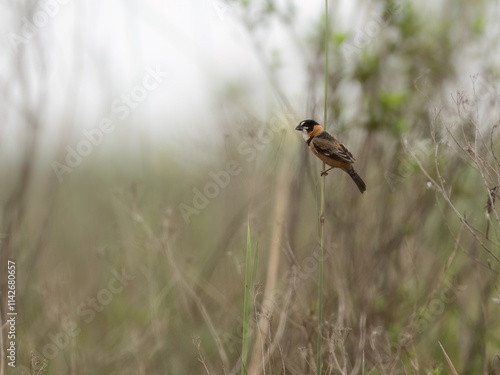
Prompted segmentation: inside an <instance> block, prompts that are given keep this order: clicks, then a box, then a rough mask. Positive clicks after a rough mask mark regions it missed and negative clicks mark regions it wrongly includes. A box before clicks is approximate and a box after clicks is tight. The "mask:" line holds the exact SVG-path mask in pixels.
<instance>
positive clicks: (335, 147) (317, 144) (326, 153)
mask: <svg viewBox="0 0 500 375" xmlns="http://www.w3.org/2000/svg"><path fill="white" fill-rule="evenodd" d="M295 130H299V131H301V132H302V136H303V137H304V139H305V141H306V143H307V145H308V146H309V148H310V149H311V151H312V152H313V154H314V155H316V156H317V157H318V158H320V159H321V160H322V161H324V162H325V163H326V164H328V165H329V166H330V168H328V169H327V170H324V171H322V172H321V176H326V175H328V171H329V170H331V169H333V168H340V169H342V170H343V171H344V172H346V173H347V174H348V175H349V176H351V178H352V180H353V181H354V183H355V184H356V186H357V187H358V189H359V191H360V192H361V194H363V193H364V192H365V191H366V184H365V182H364V181H363V180H362V178H361V177H359V175H358V174H357V173H356V171H355V170H354V168H353V166H352V165H353V164H354V162H355V161H356V159H355V158H354V156H352V154H351V153H350V152H349V150H348V149H347V148H346V147H345V146H344V145H343V144H342V143H340V141H339V140H338V139H337V138H336V137H335V136H333V135H330V134H329V133H327V132H326V131H325V129H323V127H322V126H321V125H320V124H318V123H317V122H316V121H314V120H304V121H301V122H300V124H299V125H297V127H296V128H295Z"/></svg>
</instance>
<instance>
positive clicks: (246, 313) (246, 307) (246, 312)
mask: <svg viewBox="0 0 500 375" xmlns="http://www.w3.org/2000/svg"><path fill="white" fill-rule="evenodd" d="M247 225H248V228H247V251H246V259H245V297H244V299H243V342H242V347H241V375H244V374H246V373H247V355H248V321H249V319H250V283H251V277H252V276H251V275H252V272H251V263H252V255H251V254H252V244H251V242H250V220H248V224H247Z"/></svg>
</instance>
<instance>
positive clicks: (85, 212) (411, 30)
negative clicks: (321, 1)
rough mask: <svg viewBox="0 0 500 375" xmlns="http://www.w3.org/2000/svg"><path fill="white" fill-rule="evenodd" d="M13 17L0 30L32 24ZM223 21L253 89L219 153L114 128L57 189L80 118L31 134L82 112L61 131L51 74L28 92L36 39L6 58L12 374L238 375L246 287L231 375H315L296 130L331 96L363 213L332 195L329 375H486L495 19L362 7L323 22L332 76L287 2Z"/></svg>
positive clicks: (489, 8)
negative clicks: (363, 188)
mask: <svg viewBox="0 0 500 375" xmlns="http://www.w3.org/2000/svg"><path fill="white" fill-rule="evenodd" d="M25 5H26V7H25V8H23V7H22V6H19V7H18V8H16V9H15V10H11V11H13V12H14V11H15V12H16V14H17V17H19V19H22V17H23V14H27V15H28V16H29V12H30V11H31V12H32V11H33V9H35V8H32V7H31V5H30V3H26V4H25ZM213 5H214V7H215V8H214V9H215V10H214V11H215V12H218V14H220V15H221V17H225V19H226V20H227V19H230V20H231V22H233V23H235V24H238V25H240V26H241V27H242V30H244V33H245V35H246V36H247V37H248V40H249V41H250V43H249V46H250V47H249V48H250V49H252V53H253V55H254V56H255V58H256V59H257V61H258V63H259V64H260V66H261V69H262V74H263V75H264V76H265V78H266V81H265V84H264V85H260V86H258V87H257V89H256V88H255V87H253V86H252V85H251V83H250V82H249V80H248V79H247V78H246V77H241V80H238V79H235V78H234V77H224V76H223V77H220V76H219V77H218V78H217V83H216V84H214V86H213V96H212V97H211V99H210V100H211V101H212V102H213V103H212V104H211V105H212V106H213V112H212V113H211V116H212V117H211V119H210V121H211V122H210V128H211V133H212V134H213V137H212V138H208V137H207V138H204V137H203V133H202V135H200V136H198V137H197V136H186V137H182V136H181V135H182V134H183V132H184V131H185V130H184V128H185V127H186V128H187V127H190V128H193V127H196V126H197V125H196V124H190V123H183V122H182V121H181V119H175V118H174V119H172V118H169V117H167V116H165V118H163V119H162V120H163V121H165V122H171V121H173V122H175V123H176V124H175V126H174V127H173V129H174V130H173V131H172V133H173V135H172V142H171V143H168V144H163V145H158V143H148V142H146V141H144V139H143V138H141V137H135V136H134V134H136V133H135V131H130V130H127V129H128V128H130V127H134V126H136V128H137V127H139V129H140V123H141V120H140V119H137V118H135V117H133V118H129V119H126V120H125V121H124V122H123V124H122V125H123V128H124V130H122V132H121V133H118V132H117V133H113V135H110V136H108V137H113V138H114V139H115V140H114V141H113V140H112V141H109V142H108V141H106V142H107V143H106V142H104V143H103V144H102V145H101V146H99V147H97V146H96V147H95V149H94V151H93V152H92V153H91V154H90V156H88V157H86V158H85V159H84V160H83V161H82V162H81V164H79V165H78V167H77V168H74V170H73V171H72V172H71V173H68V174H66V175H65V176H64V179H63V181H59V179H58V178H57V176H56V174H55V173H54V171H53V166H52V164H51V163H52V162H53V160H56V159H57V160H64V157H65V155H66V152H67V149H65V146H66V145H67V144H72V145H74V144H76V142H77V141H78V139H79V138H75V135H74V134H75V132H74V131H73V130H68V129H70V125H69V124H71V123H72V121H71V120H69V121H68V122H67V123H66V125H65V129H66V131H65V132H61V133H58V137H57V139H58V142H55V143H56V145H55V146H54V145H52V146H51V147H50V148H47V147H45V143H44V142H45V140H44V138H43V134H44V133H43V131H44V129H45V128H46V127H47V125H48V123H50V122H51V121H54V119H56V120H57V121H58V122H62V123H64V122H65V121H66V119H72V118H73V117H72V116H74V115H75V114H76V113H77V112H76V109H74V108H76V107H77V103H78V98H77V97H71V96H69V97H68V105H67V111H66V112H65V113H55V114H52V115H51V116H54V119H51V118H50V116H47V115H46V113H45V112H44V108H45V106H46V104H47V101H49V102H50V100H51V96H50V95H46V93H45V91H44V90H43V87H44V86H43V85H44V82H46V81H45V80H44V77H45V76H46V75H45V73H47V71H50V69H51V68H50V67H49V66H44V65H43V64H40V65H39V66H38V65H37V68H36V74H34V75H29V74H28V72H31V69H32V68H30V64H31V63H32V62H33V61H48V60H47V59H49V58H50V56H47V55H46V54H45V52H44V49H43V48H42V47H43V41H44V40H45V39H40V40H38V41H37V40H34V41H32V42H31V43H32V45H31V46H30V47H31V49H28V48H27V47H26V48H25V49H21V50H18V51H13V50H12V49H11V48H10V46H8V47H6V48H8V51H10V52H9V54H8V56H9V57H8V59H7V60H6V61H7V62H8V63H10V64H11V65H9V66H10V67H11V68H12V72H11V74H10V78H9V80H8V81H7V80H6V81H5V82H6V84H5V88H6V89H7V88H10V89H12V90H14V91H12V92H15V90H18V92H19V93H20V94H19V95H18V94H12V95H6V94H5V95H4V96H5V98H6V103H7V104H10V105H11V106H10V108H7V106H5V108H4V109H3V110H2V111H3V112H4V113H7V112H9V113H10V116H13V115H12V114H14V117H15V118H16V119H18V120H17V124H18V130H19V133H20V134H22V136H21V137H18V138H16V139H19V143H18V144H16V150H17V156H16V157H4V158H3V160H2V161H1V162H0V174H1V176H2V182H3V184H2V185H3V186H2V188H1V193H0V194H1V195H0V197H1V202H2V212H1V218H0V223H1V229H0V235H1V237H0V249H1V250H0V251H1V253H0V256H1V264H2V267H4V265H5V264H6V262H7V260H8V259H11V260H15V261H16V264H17V275H18V278H17V293H18V297H17V308H18V310H19V312H20V316H19V320H18V323H17V330H18V331H17V334H18V337H17V345H18V352H17V358H18V368H17V370H16V371H18V373H23V372H22V371H26V373H29V371H35V370H38V371H39V372H46V373H48V374H52V373H54V374H55V373H71V374H79V373H82V374H87V373H93V374H129V373H130V374H154V373H167V374H200V373H209V374H235V373H239V372H240V371H241V354H242V353H241V350H242V339H243V338H242V332H243V322H244V317H245V315H244V314H243V297H244V294H245V273H246V271H247V272H248V270H249V269H251V271H252V272H253V273H255V275H253V278H251V279H253V280H254V282H253V283H252V285H250V286H249V290H250V294H249V296H250V298H251V302H250V305H251V314H250V322H249V337H248V345H249V353H248V363H249V365H248V368H247V369H244V371H248V373H262V372H265V373H266V374H309V373H315V371H316V369H315V366H316V364H315V357H316V353H315V338H316V335H317V334H318V332H317V326H318V325H317V320H316V319H317V312H318V311H317V302H318V293H317V287H318V286H317V271H318V259H319V258H318V230H319V224H318V213H319V186H320V185H319V184H320V177H319V172H320V168H321V166H320V162H319V161H318V160H316V159H314V158H313V156H312V155H311V154H310V153H309V151H308V150H307V148H306V147H305V145H304V142H303V140H302V138H301V136H300V134H299V133H298V132H295V131H294V127H295V126H296V124H297V123H298V122H299V121H300V120H302V119H305V118H316V119H317V120H318V121H319V119H321V118H322V111H323V100H322V92H323V85H324V80H325V79H326V80H327V83H328V90H329V100H328V108H327V109H328V119H329V120H328V124H326V126H327V128H328V130H329V131H330V132H332V133H335V134H336V135H337V136H338V137H339V138H340V139H341V140H342V141H343V143H344V144H345V145H347V147H348V148H349V149H350V151H351V152H352V153H353V154H354V155H355V157H356V159H357V163H356V170H357V171H358V173H359V174H360V175H361V176H362V177H363V179H364V180H365V181H366V184H367V187H368V191H367V192H366V194H364V195H360V194H359V192H358V190H357V189H356V188H355V186H354V184H353V183H352V181H350V179H349V177H348V176H347V175H345V174H343V173H341V172H340V171H333V172H331V173H330V174H329V175H328V176H327V178H326V209H325V215H326V222H325V271H324V272H325V278H324V288H323V293H324V295H323V297H324V309H323V318H324V319H325V324H324V325H323V332H321V333H320V334H321V335H322V337H323V353H322V361H323V365H322V368H323V373H325V374H330V373H331V374H337V373H342V374H357V373H365V374H369V373H370V374H407V373H415V374H441V373H443V374H444V373H450V371H451V370H450V366H449V364H448V362H447V359H446V356H448V357H449V359H450V361H451V363H452V364H453V366H454V367H455V368H456V370H457V372H458V373H461V374H495V373H499V372H500V357H499V355H500V340H499V335H498V332H499V329H500V321H499V308H500V307H499V306H498V305H499V299H500V292H499V290H498V274H499V271H500V260H499V258H500V251H499V242H500V238H499V234H500V231H499V230H500V228H499V220H498V214H497V211H496V207H495V198H496V197H497V195H496V194H497V190H495V189H494V187H495V186H497V185H499V180H498V177H499V171H500V163H499V160H498V159H497V155H498V152H500V150H499V149H498V148H499V147H498V141H499V139H498V132H497V129H496V127H497V124H498V120H499V113H498V108H499V107H498V99H499V96H498V90H497V84H498V77H499V67H498V59H497V57H498V46H497V44H498V27H497V24H496V23H495V22H496V19H495V15H498V11H499V9H498V5H497V4H496V3H495V2H493V1H481V2H468V1H460V2H456V1H441V2H440V3H439V4H438V5H434V6H432V7H431V6H422V5H421V4H420V3H417V2H406V1H375V0H374V1H370V2H364V3H363V4H357V3H356V7H357V8H356V12H354V14H355V15H356V19H347V20H345V19H344V20H343V19H342V14H343V13H342V11H341V6H340V3H338V2H334V1H332V2H331V3H330V11H331V13H330V20H331V23H330V29H331V33H330V35H329V41H328V42H329V43H328V44H329V48H330V60H329V65H330V66H329V67H328V72H329V73H328V76H327V77H324V74H323V71H324V65H323V64H324V52H325V51H324V45H325V43H324V42H325V40H324V33H323V31H324V26H325V24H324V14H321V13H318V14H317V16H316V17H315V22H313V23H310V24H308V25H307V26H306V28H305V31H300V30H298V28H297V27H296V25H297V24H298V23H299V22H300V19H301V14H300V12H298V11H297V7H296V4H294V3H293V2H278V1H271V0H269V1H264V2H250V1H234V2H228V3H222V2H221V3H219V2H215V3H214V4H213ZM221 22H222V21H221ZM343 23H344V24H346V23H347V24H349V26H350V27H349V28H345V27H341V25H342V24H343ZM19 25H20V26H19V27H22V23H21V22H20V23H19ZM276 30H279V32H280V34H279V38H278V39H277V40H280V41H282V43H276V42H275V40H276V39H275V38H276V37H275V35H276V34H275V33H276V32H277V31H276ZM273 38H274V39H273ZM37 59H38V60H37ZM297 64H298V65H299V67H300V69H301V71H303V72H304V75H303V77H302V78H301V80H300V81H299V80H298V79H297V82H296V83H295V85H296V87H299V88H298V89H296V90H291V89H290V84H289V82H290V81H293V80H294V78H293V77H291V76H290V74H287V69H290V65H294V66H297ZM7 82H9V83H7ZM294 82H295V81H294ZM33 87H35V88H33ZM70 87H71V84H69V86H68V88H70ZM32 90H34V91H32ZM254 90H257V92H258V93H260V92H262V98H263V99H262V100H261V102H259V103H257V104H256V102H255V100H250V99H249V98H250V97H252V95H253V93H254V92H255V91H254ZM33 92H34V93H35V94H34V95H35V96H34V98H35V99H34V100H32V99H30V100H20V99H19V96H20V97H21V98H22V97H23V93H24V94H26V95H27V93H31V94H30V95H32V93H33ZM26 95H25V96H24V98H26V97H27V96H26ZM152 95H153V94H152ZM30 97H31V96H30ZM252 98H253V97H252ZM37 99H38V100H37ZM73 109H74V110H75V112H72V111H73ZM191 111H193V112H196V108H191ZM205 121H209V120H208V118H207V117H203V118H199V122H205ZM3 134H4V135H5V134H6V132H4V133H3ZM10 142H11V141H10V139H9V138H8V137H6V136H4V137H3V138H2V139H1V145H3V146H4V149H8V148H9V147H8V143H10ZM137 145H140V146H139V149H140V151H139V152H136V147H137ZM134 150H135V151H134ZM485 214H486V215H485ZM248 223H249V226H250V230H251V244H252V245H253V246H252V248H251V252H252V257H251V258H247V260H245V259H246V256H247V255H246V250H247V224H248ZM257 246H258V249H259V250H258V257H254V255H255V251H256V248H257ZM248 259H252V262H253V263H252V264H251V265H249V264H248ZM248 267H251V268H248ZM3 269H5V268H3ZM3 274H4V273H3V271H2V275H3ZM6 281H7V279H6V277H2V279H1V280H0V283H1V291H2V296H5V294H6ZM5 303H6V302H5V298H3V297H2V309H3V310H2V317H1V319H2V324H4V322H5V319H6V318H5V316H6V315H5V313H6V311H5V307H6V305H5ZM3 327H5V326H3ZM3 333H4V334H3V347H4V348H5V345H6V334H5V333H6V331H5V328H4V330H3ZM439 343H441V344H442V346H443V348H444V349H445V352H444V351H443V350H442V349H441V347H440V345H439ZM3 360H4V362H2V368H1V370H0V372H1V373H2V374H3V373H5V372H6V373H9V372H8V371H10V370H11V369H10V368H8V367H7V366H6V363H5V358H4V357H3ZM45 366H46V368H45V370H43V369H42V368H44V367H45ZM262 367H263V368H262ZM30 368H31V370H29V369H30Z"/></svg>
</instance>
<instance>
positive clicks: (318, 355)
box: [316, 0, 330, 375]
mask: <svg viewBox="0 0 500 375" xmlns="http://www.w3.org/2000/svg"><path fill="white" fill-rule="evenodd" d="M329 30H330V28H329V20H328V0H325V108H324V118H323V126H324V128H325V129H326V124H327V108H328V39H329ZM323 170H326V165H325V163H323ZM321 180H322V181H321V202H320V204H321V208H320V214H319V224H320V237H319V274H318V279H319V280H318V285H319V287H318V288H319V291H318V293H319V295H318V337H317V342H316V350H317V353H316V373H317V374H318V375H321V341H322V331H323V253H324V249H323V239H324V228H325V176H323V177H322V179H321Z"/></svg>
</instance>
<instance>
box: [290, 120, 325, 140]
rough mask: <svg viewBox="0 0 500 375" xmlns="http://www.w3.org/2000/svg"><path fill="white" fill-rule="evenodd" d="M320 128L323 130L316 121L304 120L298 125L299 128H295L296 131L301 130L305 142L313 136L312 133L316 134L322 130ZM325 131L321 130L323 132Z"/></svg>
mask: <svg viewBox="0 0 500 375" xmlns="http://www.w3.org/2000/svg"><path fill="white" fill-rule="evenodd" d="M319 128H321V125H320V124H318V123H317V122H316V121H314V120H304V121H301V122H300V124H298V125H297V127H296V128H295V130H299V131H301V132H302V136H303V137H304V139H305V140H307V139H308V138H309V137H310V136H311V133H313V132H314V133H316V131H317V130H320V129H319ZM322 130H323V129H322V128H321V131H322Z"/></svg>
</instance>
